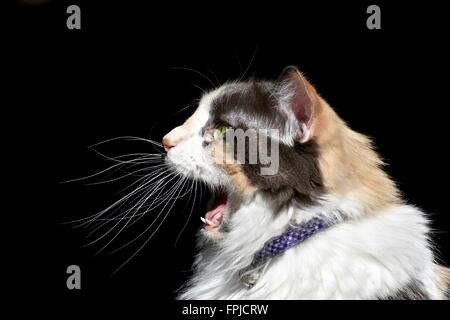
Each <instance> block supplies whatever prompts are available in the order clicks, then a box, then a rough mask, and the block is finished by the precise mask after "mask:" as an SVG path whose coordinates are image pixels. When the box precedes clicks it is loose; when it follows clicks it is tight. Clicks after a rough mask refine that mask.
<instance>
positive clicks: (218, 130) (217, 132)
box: [213, 122, 231, 139]
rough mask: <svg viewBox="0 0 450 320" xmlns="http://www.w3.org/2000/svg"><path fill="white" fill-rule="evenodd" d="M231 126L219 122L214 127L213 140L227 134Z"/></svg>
mask: <svg viewBox="0 0 450 320" xmlns="http://www.w3.org/2000/svg"><path fill="white" fill-rule="evenodd" d="M230 128H231V126H229V125H228V124H226V123H224V122H220V123H218V124H217V125H216V127H215V128H214V132H213V137H214V139H217V138H219V137H220V136H221V135H223V134H224V133H225V132H227V130H228V129H230Z"/></svg>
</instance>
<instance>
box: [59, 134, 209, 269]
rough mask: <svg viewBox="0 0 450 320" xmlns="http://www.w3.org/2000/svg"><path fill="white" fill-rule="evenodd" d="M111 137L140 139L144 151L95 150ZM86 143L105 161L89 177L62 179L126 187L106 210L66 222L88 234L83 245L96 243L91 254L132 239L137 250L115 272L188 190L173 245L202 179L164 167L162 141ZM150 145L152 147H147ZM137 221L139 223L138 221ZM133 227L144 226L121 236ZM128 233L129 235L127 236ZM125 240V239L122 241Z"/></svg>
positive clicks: (156, 230)
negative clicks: (87, 240)
mask: <svg viewBox="0 0 450 320" xmlns="http://www.w3.org/2000/svg"><path fill="white" fill-rule="evenodd" d="M116 142H126V143H128V144H129V143H130V142H133V143H137V142H139V143H144V146H145V147H146V151H147V152H139V153H136V152H134V153H125V154H120V155H118V156H110V155H107V154H105V152H101V151H99V150H98V149H99V148H100V147H102V146H104V145H106V144H108V145H109V144H111V143H116ZM90 148H91V149H92V150H93V151H94V152H95V153H96V154H98V155H99V156H101V157H102V158H103V159H104V160H106V161H107V162H108V163H109V166H108V167H107V168H106V169H103V170H100V171H98V172H96V173H94V174H91V175H89V176H86V177H83V178H78V179H72V180H68V181H65V182H64V183H68V182H83V183H84V184H86V185H101V184H107V183H113V182H114V183H116V182H118V183H121V184H126V187H125V188H122V189H121V190H120V191H119V192H118V193H117V194H116V195H115V196H116V197H117V199H116V200H115V201H113V202H112V203H111V204H110V205H108V206H107V207H106V208H105V209H103V210H101V211H99V212H97V213H95V214H93V215H90V216H87V217H84V218H81V219H78V220H74V221H70V222H68V223H69V224H71V225H72V226H73V227H74V228H81V229H83V230H84V231H85V232H86V233H87V238H88V239H89V242H88V243H87V244H85V246H91V245H94V244H95V245H98V246H100V248H99V249H98V251H97V252H96V255H97V254H99V253H101V252H104V251H105V249H107V248H110V247H113V246H112V244H113V243H116V244H117V243H118V244H119V246H118V247H117V246H116V248H114V249H113V250H112V251H111V252H110V253H115V252H118V251H121V250H122V249H124V248H126V247H129V246H131V245H132V244H134V245H135V246H137V250H134V252H133V253H132V254H131V256H129V257H128V258H127V259H126V260H125V261H124V262H123V263H122V264H121V265H120V266H119V267H118V268H117V269H116V271H115V272H114V273H116V272H117V271H119V270H120V269H121V268H122V267H123V266H125V265H126V264H127V263H128V262H129V261H130V260H131V259H133V258H134V257H135V256H136V255H137V254H138V253H139V252H141V250H142V249H143V248H144V247H145V246H146V245H147V244H148V242H149V241H150V240H151V239H152V238H153V237H154V236H155V234H156V233H157V232H158V230H160V228H161V226H162V225H163V223H164V222H165V221H166V219H167V217H168V215H169V213H170V212H171V211H172V210H173V209H174V206H175V203H176V202H177V200H178V199H181V198H183V197H186V196H188V195H189V198H188V199H187V202H186V206H185V207H184V209H183V211H185V210H186V209H187V206H188V205H189V203H190V202H191V201H192V204H191V207H190V210H189V216H188V218H187V221H186V223H185V224H184V226H183V228H182V230H181V231H180V233H179V235H178V237H177V239H176V241H175V244H176V243H177V242H178V240H179V238H180V235H181V233H182V232H183V231H184V229H185V228H186V226H187V224H188V222H189V219H190V217H191V215H192V212H193V210H194V207H195V203H196V198H197V195H198V194H199V193H201V190H202V187H201V184H200V183H199V182H197V181H195V180H193V179H190V178H189V177H187V176H185V175H183V174H182V173H181V172H179V171H178V170H177V169H176V168H174V167H173V166H169V165H168V164H167V162H166V154H165V152H164V148H163V146H162V144H161V143H159V142H156V141H153V140H149V139H144V138H140V137H133V136H123V137H117V138H113V139H108V140H105V141H102V142H100V143H97V144H95V145H92V146H90ZM149 148H150V149H151V150H148V149H149ZM149 151H150V152H149ZM199 189H200V190H199ZM199 191H200V192H199ZM146 217H149V218H150V220H145V221H144V220H143V219H144V218H146ZM138 222H141V223H140V224H138ZM132 226H140V227H141V229H140V230H142V228H143V230H142V231H141V232H137V233H136V232H135V231H136V229H135V228H134V229H133V232H129V233H128V237H126V236H124V234H125V233H126V231H127V230H128V229H129V228H130V227H132ZM138 230H139V228H138ZM140 230H139V231H140ZM130 234H132V235H133V236H132V237H131V238H130V237H129V235H130ZM124 239H126V241H123V240H124Z"/></svg>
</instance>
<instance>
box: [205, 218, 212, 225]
mask: <svg viewBox="0 0 450 320" xmlns="http://www.w3.org/2000/svg"><path fill="white" fill-rule="evenodd" d="M205 221H206V222H207V223H208V224H209V225H212V224H213V223H212V221H211V220H208V219H205Z"/></svg>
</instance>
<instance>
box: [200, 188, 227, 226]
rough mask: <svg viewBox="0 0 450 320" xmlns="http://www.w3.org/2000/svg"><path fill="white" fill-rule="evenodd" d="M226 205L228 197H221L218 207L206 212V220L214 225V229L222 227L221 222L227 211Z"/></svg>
mask: <svg viewBox="0 0 450 320" xmlns="http://www.w3.org/2000/svg"><path fill="white" fill-rule="evenodd" d="M226 205H227V196H226V195H221V196H220V198H219V203H218V205H217V207H215V208H214V209H212V210H210V211H208V212H206V215H205V218H206V219H208V220H209V221H211V222H212V223H213V225H214V226H213V227H217V226H219V225H220V220H222V216H223V211H224V210H225V207H226Z"/></svg>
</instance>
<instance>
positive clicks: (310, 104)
mask: <svg viewBox="0 0 450 320" xmlns="http://www.w3.org/2000/svg"><path fill="white" fill-rule="evenodd" d="M278 82H279V84H280V88H281V90H282V94H283V95H286V96H287V97H285V98H286V100H287V104H288V108H289V112H292V114H293V115H294V118H295V120H296V122H297V126H296V127H297V131H298V132H297V139H298V141H300V142H302V143H304V142H306V141H308V140H309V139H310V137H311V132H310V130H311V124H312V120H313V114H314V102H315V97H316V93H315V90H314V88H313V86H312V85H311V84H309V82H308V81H307V80H306V79H305V77H304V76H303V75H302V74H301V72H300V71H299V70H298V69H297V68H296V67H293V66H289V67H287V68H285V69H284V70H283V72H282V73H281V75H280V77H279V78H278Z"/></svg>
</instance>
